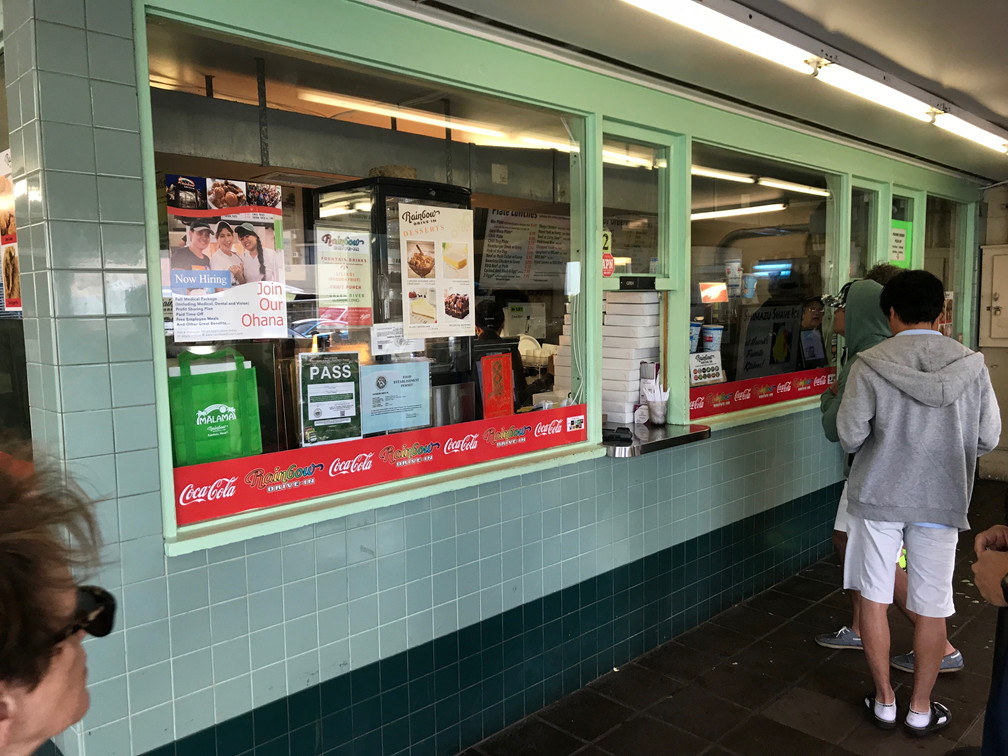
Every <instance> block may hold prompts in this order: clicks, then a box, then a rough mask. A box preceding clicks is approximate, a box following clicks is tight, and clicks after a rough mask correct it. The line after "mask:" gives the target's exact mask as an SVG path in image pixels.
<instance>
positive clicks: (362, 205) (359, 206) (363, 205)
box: [353, 202, 371, 213]
mask: <svg viewBox="0 0 1008 756" xmlns="http://www.w3.org/2000/svg"><path fill="white" fill-rule="evenodd" d="M353 209H354V210H355V211H356V212H358V213H370V212H371V203H370V202H357V203H355V204H354V206H353Z"/></svg>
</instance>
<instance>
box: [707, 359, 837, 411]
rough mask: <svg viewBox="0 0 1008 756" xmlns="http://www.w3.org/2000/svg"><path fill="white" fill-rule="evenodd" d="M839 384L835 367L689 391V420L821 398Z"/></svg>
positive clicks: (714, 385)
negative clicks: (790, 401) (834, 385)
mask: <svg viewBox="0 0 1008 756" xmlns="http://www.w3.org/2000/svg"><path fill="white" fill-rule="evenodd" d="M835 381H836V369H835V368H818V369H816V370H803V371H801V372H799V373H784V374H783V375H771V376H767V377H766V378H750V379H748V380H745V381H735V382H734V383H715V384H712V385H710V386H697V387H696V388H691V389H690V420H697V419H699V418H701V417H710V416H711V415H721V414H723V413H725V412H736V411H738V410H743V409H749V408H751V407H762V406H764V405H767V404H776V403H777V402H786V401H789V400H791V399H803V398H805V397H808V396H819V394H821V393H822V392H823V391H825V390H826V389H827V388H828V387H829V386H831V385H833V383H834V382H835Z"/></svg>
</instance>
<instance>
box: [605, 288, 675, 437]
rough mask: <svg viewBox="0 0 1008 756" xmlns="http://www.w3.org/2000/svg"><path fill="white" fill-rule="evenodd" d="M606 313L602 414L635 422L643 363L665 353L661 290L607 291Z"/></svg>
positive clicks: (654, 359) (617, 419)
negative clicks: (663, 348) (662, 338)
mask: <svg viewBox="0 0 1008 756" xmlns="http://www.w3.org/2000/svg"><path fill="white" fill-rule="evenodd" d="M602 310H603V312H602V413H603V415H605V419H606V420H607V421H608V422H611V423H632V422H633V421H634V410H635V409H636V407H637V405H638V404H639V401H640V380H641V367H640V364H641V362H643V361H646V360H647V361H651V362H657V361H658V359H659V354H660V353H661V300H660V299H659V294H658V292H657V291H607V292H605V301H604V302H603V305H602Z"/></svg>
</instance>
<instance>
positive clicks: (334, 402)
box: [298, 352, 361, 446]
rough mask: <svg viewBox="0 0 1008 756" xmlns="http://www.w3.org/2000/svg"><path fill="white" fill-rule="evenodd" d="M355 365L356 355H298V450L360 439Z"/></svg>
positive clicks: (358, 368)
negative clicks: (299, 431) (299, 441)
mask: <svg viewBox="0 0 1008 756" xmlns="http://www.w3.org/2000/svg"><path fill="white" fill-rule="evenodd" d="M359 363H360V357H359V355H358V354H357V352H302V353H301V354H299V355H298V383H299V385H300V388H301V445H302V446H311V445H313V444H329V443H332V442H334V441H345V440H346V439H348V438H359V437H360V435H361V401H360V392H359V391H358V387H359V384H360V364H359Z"/></svg>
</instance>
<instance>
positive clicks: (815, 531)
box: [148, 483, 842, 756]
mask: <svg viewBox="0 0 1008 756" xmlns="http://www.w3.org/2000/svg"><path fill="white" fill-rule="evenodd" d="M841 485H842V484H839V483H838V484H835V485H831V486H827V487H826V488H823V489H821V490H819V491H816V492H814V493H812V494H808V495H805V496H802V497H799V498H798V499H796V500H793V501H791V502H788V503H787V504H784V505H781V506H779V507H776V508H775V509H772V510H768V511H764V512H762V513H759V514H755V515H751V516H749V517H746V518H744V519H742V520H738V521H736V522H734V523H732V524H730V525H726V526H724V527H720V528H716V529H715V530H713V531H711V532H709V533H707V534H705V535H701V536H698V537H696V538H693V539H691V540H689V541H686V542H683V543H679V544H677V545H675V546H672V547H668V548H663V549H660V550H659V551H657V552H655V553H652V554H650V555H648V556H645V557H642V558H639V559H635V560H633V561H631V562H629V563H627V564H624V565H622V566H620V567H616V568H614V569H612V570H608V571H606V572H602V573H600V574H598V575H595V576H594V577H591V578H589V579H587V580H582V581H580V582H578V583H576V584H574V585H571V586H567V587H565V588H564V589H562V590H560V591H557V592H554V593H550V594H548V595H546V596H543V597H541V598H538V599H535V600H533V601H529V602H527V603H524V604H522V605H520V606H516V607H513V608H511V609H509V610H507V611H505V612H503V613H501V614H496V615H493V616H491V617H487V618H485V619H483V620H481V621H480V622H477V623H475V624H473V625H469V626H468V627H464V628H461V629H459V630H457V631H454V632H450V633H447V634H445V635H442V636H439V637H437V638H435V639H434V640H432V641H428V642H426V643H422V644H419V645H417V646H413V647H411V648H410V649H409V650H406V651H402V652H399V653H396V654H393V655H390V656H386V657H383V658H382V659H381V660H380V661H376V662H372V663H371V664H367V665H365V666H363V667H360V668H358V669H355V670H353V671H351V672H349V673H345V674H342V675H339V676H337V677H334V678H331V679H329V680H326V681H324V682H322V683H321V684H316V685H311V686H309V687H306V688H304V689H303V690H300V691H298V692H296V693H291V694H290V695H288V696H286V697H285V698H284V699H281V700H278V701H273V702H271V703H268V704H265V705H262V706H256V707H255V708H254V709H253V710H252V711H249V712H243V713H241V714H239V715H238V716H235V717H232V718H230V719H226V720H224V721H221V722H219V723H218V724H216V725H214V726H213V727H208V728H207V729H205V730H203V731H200V732H196V733H193V734H192V735H190V736H188V737H187V738H185V739H183V740H180V741H178V742H176V743H168V744H166V745H164V746H162V747H160V748H156V749H153V750H151V751H150V752H149V753H148V756H265V755H266V754H297V755H298V756H312V755H313V754H314V755H320V756H321V755H322V754H326V755H327V756H328V755H332V756H337V755H344V754H368V756H379V754H381V755H382V756H406V754H414V755H416V754H425V755H426V754H431V755H434V754H437V755H438V756H441V755H444V756H449V755H453V754H456V753H458V752H459V751H460V750H463V749H465V748H467V747H469V746H471V745H473V744H474V743H477V742H479V741H480V740H482V739H483V738H485V737H488V736H489V735H491V734H493V733H494V732H497V731H498V730H500V729H501V728H503V727H505V726H507V725H509V724H511V723H513V722H515V721H517V720H519V719H521V718H522V717H524V716H526V715H528V714H530V713H532V712H534V711H536V710H538V709H540V708H542V707H543V706H545V705H547V704H549V703H551V702H553V701H555V700H557V699H558V698H560V697H561V696H563V695H566V694H568V693H571V692H573V691H575V690H577V689H579V688H581V687H582V686H584V685H585V684H587V683H588V682H590V681H591V680H594V679H595V678H597V677H599V676H601V675H602V674H604V673H606V672H608V671H609V670H610V669H612V668H613V667H617V666H619V665H621V664H624V663H626V662H627V661H629V660H630V659H633V658H636V657H637V656H639V655H641V654H643V653H644V652H645V651H647V650H649V649H651V648H653V647H655V646H657V645H659V644H660V643H663V642H665V641H667V640H669V639H671V638H672V637H674V636H675V635H678V634H679V633H682V632H685V631H686V630H688V629H690V628H692V627H694V626H695V625H697V624H699V623H701V622H703V621H704V620H706V619H708V618H709V617H711V616H713V615H714V614H716V613H717V612H720V611H722V610H724V609H726V608H728V607H729V606H731V605H733V604H735V603H737V602H738V601H740V600H742V599H745V598H747V597H749V596H752V595H754V594H755V593H757V592H759V591H761V590H763V589H764V588H767V587H769V586H770V585H772V584H774V583H776V582H778V581H780V580H781V579H782V578H784V577H787V576H789V575H791V574H794V573H796V572H797V571H798V570H800V569H801V568H802V567H805V566H807V565H808V564H810V563H811V562H813V561H815V560H817V559H819V558H821V557H822V556H824V555H825V554H827V553H829V552H830V551H831V545H830V532H831V531H832V527H833V517H834V515H835V513H836V501H837V499H838V498H839V495H840V487H841Z"/></svg>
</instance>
